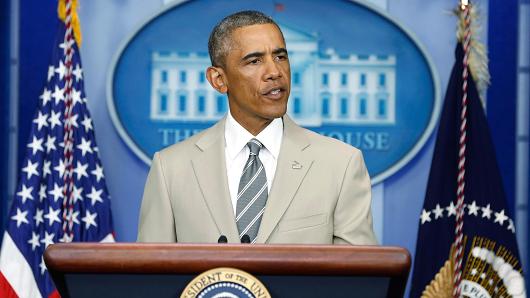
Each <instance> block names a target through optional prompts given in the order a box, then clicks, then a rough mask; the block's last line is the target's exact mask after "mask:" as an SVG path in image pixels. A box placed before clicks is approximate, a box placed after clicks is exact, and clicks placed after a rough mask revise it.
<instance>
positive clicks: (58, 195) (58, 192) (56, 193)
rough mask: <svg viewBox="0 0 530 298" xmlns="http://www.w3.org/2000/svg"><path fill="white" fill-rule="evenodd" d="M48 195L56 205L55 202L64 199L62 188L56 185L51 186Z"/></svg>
mask: <svg viewBox="0 0 530 298" xmlns="http://www.w3.org/2000/svg"><path fill="white" fill-rule="evenodd" d="M48 194H50V195H52V196H53V201H54V202H56V203H57V200H59V199H62V198H64V195H63V188H62V187H60V186H59V185H58V184H57V183H54V184H53V190H50V191H49V192H48Z"/></svg>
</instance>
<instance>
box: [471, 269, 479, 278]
mask: <svg viewBox="0 0 530 298" xmlns="http://www.w3.org/2000/svg"><path fill="white" fill-rule="evenodd" d="M477 273H478V271H477V268H473V269H471V276H475V275H477Z"/></svg>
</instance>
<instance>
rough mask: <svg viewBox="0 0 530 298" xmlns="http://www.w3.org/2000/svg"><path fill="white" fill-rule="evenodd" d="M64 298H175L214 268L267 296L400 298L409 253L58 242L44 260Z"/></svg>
mask: <svg viewBox="0 0 530 298" xmlns="http://www.w3.org/2000/svg"><path fill="white" fill-rule="evenodd" d="M44 260H45V262H46V266H47V268H48V270H49V273H50V274H51V276H52V278H53V280H54V282H55V285H56V287H57V289H58V291H59V293H60V294H61V296H62V297H63V298H66V297H180V295H181V293H182V291H183V290H184V289H185V288H186V286H187V285H188V283H190V281H192V280H193V279H194V278H195V277H196V276H197V275H198V274H200V273H202V272H204V271H207V270H210V269H213V268H218V267H230V268H236V269H240V270H243V271H245V272H247V273H249V274H251V275H253V276H254V277H256V278H257V279H258V280H259V281H261V283H262V284H263V285H264V286H265V287H266V288H267V290H268V292H269V293H270V295H271V297H275V298H276V297H279V298H283V297H289V298H291V297H363V298H367V297H403V293H404V290H405V285H406V281H407V276H408V273H409V269H410V254H409V253H408V251H407V250H405V249H403V248H399V247H385V246H346V245H263V244H252V245H250V244H177V243H173V244H155V243H62V244H53V245H51V246H50V247H48V249H47V250H46V252H45V254H44Z"/></svg>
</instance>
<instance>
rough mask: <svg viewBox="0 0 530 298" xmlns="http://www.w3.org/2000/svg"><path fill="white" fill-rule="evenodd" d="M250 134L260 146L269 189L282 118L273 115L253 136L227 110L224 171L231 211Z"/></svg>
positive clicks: (279, 139) (280, 143) (234, 202)
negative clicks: (266, 124) (271, 119)
mask: <svg viewBox="0 0 530 298" xmlns="http://www.w3.org/2000/svg"><path fill="white" fill-rule="evenodd" d="M252 138H256V139H257V140H258V141H260V142H261V143H262V144H263V148H261V150H260V151H259V159H260V160H261V163H263V167H264V168H265V175H266V176H267V191H268V192H270V190H271V186H272V181H273V180H274V174H275V173H276V164H277V163H278V155H279V154H280V147H281V145H282V138H283V121H282V118H276V119H274V120H273V121H272V122H271V123H270V124H269V125H268V126H267V127H265V129H263V130H262V131H261V132H260V133H259V134H258V135H257V136H253V135H252V134H251V133H250V132H248V131H247V130H246V129H245V128H243V126H241V124H239V123H238V122H237V121H236V120H235V119H234V117H232V115H231V114H230V111H229V112H228V115H227V117H226V122H225V141H226V142H225V143H226V147H225V157H226V175H227V177H228V188H229V190H230V198H231V200H232V208H233V210H234V215H235V214H236V206H237V191H238V189H239V180H240V179H241V173H242V172H243V167H244V166H245V163H246V162H247V160H248V156H249V155H250V149H249V148H248V147H247V143H248V141H250V140H251V139H252Z"/></svg>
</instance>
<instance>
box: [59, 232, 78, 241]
mask: <svg viewBox="0 0 530 298" xmlns="http://www.w3.org/2000/svg"><path fill="white" fill-rule="evenodd" d="M73 238H74V237H73V235H72V236H69V235H68V234H67V233H64V234H63V237H62V238H61V239H59V242H62V243H70V242H72V240H73Z"/></svg>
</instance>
